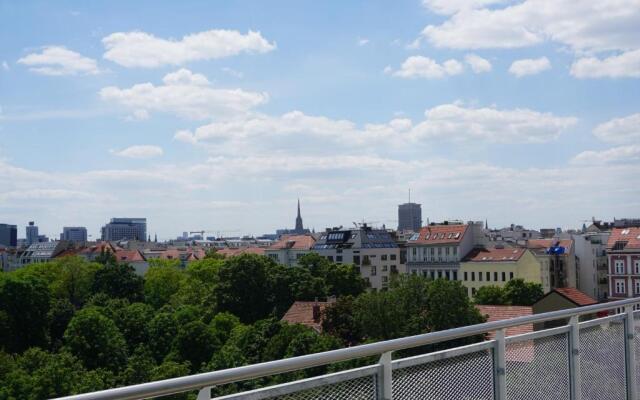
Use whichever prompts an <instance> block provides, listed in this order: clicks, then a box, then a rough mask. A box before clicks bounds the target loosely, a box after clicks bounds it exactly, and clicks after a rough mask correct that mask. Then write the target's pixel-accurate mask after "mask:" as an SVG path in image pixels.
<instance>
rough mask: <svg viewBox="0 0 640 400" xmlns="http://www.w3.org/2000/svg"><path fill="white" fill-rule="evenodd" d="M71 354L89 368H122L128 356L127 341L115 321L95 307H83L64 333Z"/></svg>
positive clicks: (115, 369)
mask: <svg viewBox="0 0 640 400" xmlns="http://www.w3.org/2000/svg"><path fill="white" fill-rule="evenodd" d="M64 343H65V346H66V348H68V349H69V351H70V352H71V354H73V355H75V356H76V357H78V358H79V359H80V360H82V363H83V364H84V366H85V367H87V368H88V369H96V368H106V369H109V370H111V371H114V372H117V371H119V370H120V369H121V368H122V367H123V366H124V365H125V363H126V360H127V344H126V341H125V339H124V337H123V336H122V333H120V331H119V330H118V327H117V326H116V324H115V323H114V322H113V321H112V320H111V319H109V318H107V317H105V316H104V315H103V314H102V313H100V312H99V311H98V309H96V308H84V309H82V310H80V311H78V312H77V313H76V315H75V316H74V317H73V319H71V322H70V323H69V326H68V327H67V330H66V331H65V333H64Z"/></svg>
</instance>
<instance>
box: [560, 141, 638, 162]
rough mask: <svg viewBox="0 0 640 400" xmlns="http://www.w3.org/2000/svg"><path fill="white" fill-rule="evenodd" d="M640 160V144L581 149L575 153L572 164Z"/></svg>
mask: <svg viewBox="0 0 640 400" xmlns="http://www.w3.org/2000/svg"><path fill="white" fill-rule="evenodd" d="M634 162H640V145H637V144H633V145H629V146H620V147H613V148H611V149H607V150H602V151H593V150H588V151H583V152H582V153H580V154H578V155H576V156H575V157H574V158H573V159H572V160H571V163H572V164H580V165H585V164H586V165H603V164H620V163H634Z"/></svg>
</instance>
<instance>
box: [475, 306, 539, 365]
mask: <svg viewBox="0 0 640 400" xmlns="http://www.w3.org/2000/svg"><path fill="white" fill-rule="evenodd" d="M476 308H477V309H478V311H480V314H482V315H483V316H484V317H485V318H486V319H487V322H494V321H503V320H505V319H512V318H518V317H526V316H527V315H531V314H533V309H532V308H531V307H527V306H501V305H476ZM529 332H533V324H524V325H519V326H512V327H510V328H507V330H506V332H505V333H506V335H507V336H515V335H522V334H525V333H529ZM495 337H496V335H495V332H489V334H488V335H487V337H486V339H487V340H493V339H495ZM513 353H518V352H513ZM514 355H515V354H511V355H510V356H512V357H513V356H514Z"/></svg>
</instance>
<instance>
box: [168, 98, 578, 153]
mask: <svg viewBox="0 0 640 400" xmlns="http://www.w3.org/2000/svg"><path fill="white" fill-rule="evenodd" d="M576 122H577V119H576V118H573V117H558V116H555V115H553V114H550V113H540V112H537V111H533V110H529V109H514V110H499V109H495V108H486V107H485V108H469V107H464V106H463V105H460V104H443V105H439V106H436V107H433V108H431V109H428V110H426V111H425V119H424V120H422V121H418V123H416V124H414V123H413V121H411V120H410V119H408V118H396V119H392V120H390V121H389V122H387V123H382V124H373V123H369V124H365V125H363V126H362V127H359V126H358V125H357V124H355V123H354V122H352V121H349V120H333V119H329V118H326V117H322V116H309V115H306V114H304V113H302V112H300V111H292V112H289V113H285V114H283V115H281V116H275V117H274V116H268V115H255V116H252V117H250V118H239V119H235V120H230V121H221V122H213V123H211V124H208V125H204V126H201V127H199V128H197V129H196V130H195V131H194V132H190V131H185V130H182V131H179V132H177V133H176V134H175V136H174V138H175V139H176V140H180V141H183V142H187V143H198V142H213V143H216V149H219V148H220V146H219V145H220V144H222V143H224V142H226V141H231V142H245V143H248V142H249V140H248V139H251V140H250V142H251V143H252V144H254V145H256V144H259V143H263V142H261V141H260V140H263V141H267V142H268V141H269V140H271V139H272V138H274V137H278V136H295V137H296V138H300V137H307V138H313V137H316V138H322V139H328V140H334V141H336V142H338V143H340V144H341V145H354V146H375V145H377V144H379V143H385V144H388V145H390V146H395V147H402V146H413V145H415V143H418V142H422V141H424V140H454V141H465V140H467V141H474V140H478V141H483V142H494V143H520V142H528V143H543V142H548V141H551V140H554V139H556V138H557V137H558V136H559V135H560V134H561V133H562V132H563V131H565V130H566V129H568V128H570V127H572V126H573V125H575V124H576ZM232 147H233V148H234V149H237V148H239V147H242V146H232Z"/></svg>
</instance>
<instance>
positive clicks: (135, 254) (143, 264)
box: [115, 250, 149, 276]
mask: <svg viewBox="0 0 640 400" xmlns="http://www.w3.org/2000/svg"><path fill="white" fill-rule="evenodd" d="M115 257H116V261H117V262H119V263H126V264H129V265H131V266H132V267H133V269H134V270H135V272H136V274H138V275H140V276H144V274H145V273H146V272H147V270H148V269H149V263H148V262H147V259H146V258H145V257H144V255H143V254H142V252H141V251H140V250H116V253H115Z"/></svg>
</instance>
